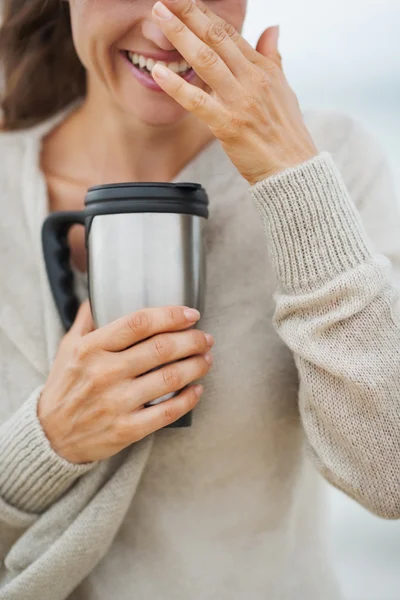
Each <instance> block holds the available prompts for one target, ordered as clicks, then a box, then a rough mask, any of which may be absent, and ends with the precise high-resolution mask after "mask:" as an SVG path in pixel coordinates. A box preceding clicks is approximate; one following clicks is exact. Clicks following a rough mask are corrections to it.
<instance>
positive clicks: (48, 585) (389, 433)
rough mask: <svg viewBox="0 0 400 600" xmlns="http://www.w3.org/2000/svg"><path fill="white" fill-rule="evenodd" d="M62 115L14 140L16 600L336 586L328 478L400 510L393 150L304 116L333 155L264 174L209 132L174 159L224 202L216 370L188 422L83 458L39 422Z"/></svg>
mask: <svg viewBox="0 0 400 600" xmlns="http://www.w3.org/2000/svg"><path fill="white" fill-rule="evenodd" d="M64 117H65V113H64V114H60V115H58V116H57V117H56V118H54V119H52V120H50V121H48V122H46V123H43V124H42V125H40V126H39V127H35V128H33V129H32V130H29V131H22V132H15V133H8V134H4V133H3V134H1V135H0V151H1V156H2V161H0V184H1V189H2V194H1V196H0V209H1V214H2V219H1V220H0V357H1V367H0V600H21V599H22V598H23V599H24V600H39V599H40V600H66V599H68V600H109V599H110V598H114V597H115V598H118V600H132V598H135V600H149V599H150V598H151V600H187V599H188V598H190V600H204V598H207V600H243V599H244V598H251V600H265V598H268V599H269V600H299V599H301V600H303V599H304V600H305V599H307V600H321V599H322V598H323V599H324V600H338V599H339V598H340V593H339V591H338V588H337V585H336V583H335V578H334V576H333V574H332V572H331V568H330V565H329V560H328V558H327V554H326V551H325V546H324V542H323V532H322V531H321V530H322V528H323V516H324V509H323V507H324V503H323V485H322V483H323V482H322V478H321V476H320V474H322V476H323V477H325V479H327V480H328V481H329V482H330V483H331V484H332V485H334V486H336V487H338V488H339V489H340V490H342V491H343V492H345V493H346V494H348V495H349V496H351V497H352V498H354V499H355V500H356V501H357V502H359V503H360V504H362V505H363V506H365V507H366V508H367V509H368V510H370V511H372V512H373V513H375V514H377V515H379V516H381V517H384V518H399V517H400V354H399V352H400V351H399V349H400V301H399V291H398V282H399V281H400V216H399V212H398V208H397V205H396V198H395V194H394V189H393V183H392V175H391V172H390V169H389V167H388V162H387V159H386V157H385V155H384V153H383V151H382V149H381V148H380V147H379V145H378V144H377V142H376V140H375V139H374V138H373V137H372V136H370V135H369V134H368V133H367V132H365V130H364V129H363V127H362V126H361V125H360V124H359V123H357V122H356V121H354V120H352V119H351V118H349V117H347V116H346V115H342V114H340V113H336V112H333V111H320V112H318V111H308V112H306V113H304V118H305V123H306V125H307V127H308V129H309V131H310V133H311V135H312V136H313V138H314V141H315V144H316V146H317V148H318V149H319V154H318V156H316V157H314V158H312V159H310V160H308V161H306V162H305V163H303V164H301V165H298V166H296V167H293V168H290V169H287V170H286V171H283V172H281V173H278V174H276V175H274V176H272V177H270V178H268V179H266V180H264V181H261V182H259V183H257V184H256V185H255V186H253V187H250V188H249V186H248V184H247V182H246V181H245V180H244V179H243V178H242V177H241V176H240V174H239V173H238V172H237V171H236V169H235V167H234V166H233V164H232V163H231V162H230V160H229V159H228V157H227V156H226V154H225V153H224V151H223V148H222V146H221V145H220V144H219V142H217V141H215V142H214V143H212V144H210V145H209V146H208V147H207V148H206V149H204V150H203V151H202V152H201V153H200V154H199V155H198V156H197V157H195V159H193V160H192V161H191V162H190V163H189V164H188V165H187V166H186V167H185V168H184V169H183V170H182V171H181V173H179V175H178V176H177V177H176V178H175V180H174V181H175V182H178V181H180V182H182V181H192V182H199V183H201V184H202V185H203V186H204V187H205V188H206V190H207V192H208V195H209V198H210V218H209V221H208V224H207V228H206V232H205V244H206V249H207V272H208V274H207V293H206V308H205V310H204V312H203V314H202V319H201V322H200V324H199V327H201V329H203V330H204V331H207V332H210V333H212V334H213V335H214V338H215V342H216V343H215V346H214V349H213V354H214V365H213V369H212V371H211V372H210V373H209V374H208V375H207V377H206V378H205V379H204V381H203V384H204V394H203V397H202V400H201V402H200V403H199V405H198V406H197V407H196V410H195V411H194V419H193V425H192V427H191V428H190V429H185V430H176V429H175V430H174V429H165V430H163V431H160V432H157V433H156V434H155V435H152V436H149V437H148V438H146V439H145V440H143V441H142V442H140V443H137V444H133V445H132V446H131V447H130V448H127V449H126V450H125V451H123V452H121V453H119V454H118V455H116V456H115V457H113V458H112V459H109V460H106V461H100V462H99V463H97V464H95V465H84V466H76V465H72V464H70V463H69V462H68V461H65V460H64V459H62V458H61V457H59V456H58V455H57V454H56V453H55V452H54V450H53V449H52V448H51V446H50V444H49V442H48V440H47V439H46V436H45V434H44V432H43V429H42V427H41V424H40V422H39V420H38V416H37V401H38V398H39V395H40V390H41V389H42V387H43V385H44V384H45V382H46V379H47V377H48V373H49V371H50V369H51V366H52V363H53V360H54V357H55V355H56V352H57V349H58V346H59V343H60V341H61V339H62V336H63V331H62V327H61V323H60V319H59V317H58V314H57V310H56V307H55V305H54V301H53V298H52V295H51V291H50V287H49V283H48V280H47V276H46V271H45V266H44V261H43V255H42V248H41V239H40V233H41V227H42V223H43V220H44V219H45V217H46V215H47V214H48V208H47V191H46V182H45V180H44V177H43V174H42V173H41V171H40V151H41V144H42V139H43V136H44V135H46V133H48V132H49V131H50V130H51V129H52V127H54V126H55V125H56V123H57V122H59V121H60V120H62V119H63V118H64ZM77 283H78V284H77V286H76V290H77V294H78V295H79V298H80V299H81V300H83V299H84V298H85V297H86V295H87V288H86V285H85V278H84V277H79V281H78V282H77Z"/></svg>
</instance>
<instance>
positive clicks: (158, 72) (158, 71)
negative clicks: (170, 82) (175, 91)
mask: <svg viewBox="0 0 400 600" xmlns="http://www.w3.org/2000/svg"><path fill="white" fill-rule="evenodd" d="M151 74H152V75H153V74H154V75H155V76H156V77H158V79H168V77H169V74H170V70H169V69H167V67H164V65H160V64H159V63H157V64H155V65H154V67H153V69H152V71H151Z"/></svg>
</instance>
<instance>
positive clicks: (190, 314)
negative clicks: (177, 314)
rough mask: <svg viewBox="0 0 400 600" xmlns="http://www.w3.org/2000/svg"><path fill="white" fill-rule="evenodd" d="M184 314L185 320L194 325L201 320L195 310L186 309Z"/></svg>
mask: <svg viewBox="0 0 400 600" xmlns="http://www.w3.org/2000/svg"><path fill="white" fill-rule="evenodd" d="M183 314H184V315H185V318H186V319H187V320H188V321H190V322H191V323H194V322H195V321H198V320H199V319H200V313H199V311H198V310H196V309H195V308H185V310H184V311H183Z"/></svg>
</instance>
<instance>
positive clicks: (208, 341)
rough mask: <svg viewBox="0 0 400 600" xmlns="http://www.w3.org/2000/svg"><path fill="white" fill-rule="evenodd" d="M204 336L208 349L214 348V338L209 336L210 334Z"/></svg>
mask: <svg viewBox="0 0 400 600" xmlns="http://www.w3.org/2000/svg"><path fill="white" fill-rule="evenodd" d="M205 336H206V340H207V346H208V347H209V348H211V347H212V346H214V338H213V336H212V335H211V333H206V334H205Z"/></svg>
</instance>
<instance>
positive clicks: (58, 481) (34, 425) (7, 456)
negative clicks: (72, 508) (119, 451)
mask: <svg viewBox="0 0 400 600" xmlns="http://www.w3.org/2000/svg"><path fill="white" fill-rule="evenodd" d="M41 391H42V388H39V389H38V390H35V392H34V393H33V394H32V395H31V396H30V397H29V398H28V400H27V401H26V402H25V403H24V404H23V405H22V406H21V407H20V408H19V410H18V411H17V412H16V413H14V415H12V417H11V418H10V419H8V421H6V422H5V423H4V424H3V425H2V426H1V427H0V496H1V497H2V499H3V500H4V501H5V502H7V503H8V504H10V505H12V506H14V507H15V508H18V509H19V510H23V511H26V512H29V513H41V512H43V511H44V510H45V509H46V508H47V507H48V506H50V505H51V504H52V503H53V502H55V501H56V500H57V499H58V498H59V497H61V496H62V494H63V493H64V492H66V491H67V489H68V488H69V487H70V486H71V485H72V484H73V483H74V481H75V480H76V479H78V477H80V476H81V475H83V474H85V473H87V472H88V471H90V469H92V467H93V466H94V464H95V463H89V464H85V465H75V464H73V463H70V462H68V461H67V460H65V459H64V458H62V457H61V456H59V455H58V454H57V453H56V452H55V451H54V450H53V449H52V447H51V445H50V442H49V441H48V439H47V437H46V435H45V433H44V431H43V428H42V426H41V424H40V421H39V418H38V416H37V403H38V400H39V397H40V394H41Z"/></svg>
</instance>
